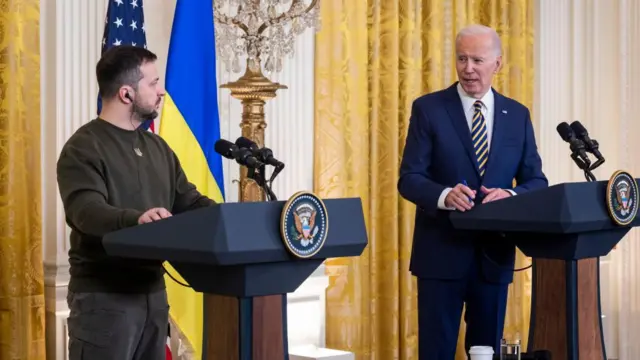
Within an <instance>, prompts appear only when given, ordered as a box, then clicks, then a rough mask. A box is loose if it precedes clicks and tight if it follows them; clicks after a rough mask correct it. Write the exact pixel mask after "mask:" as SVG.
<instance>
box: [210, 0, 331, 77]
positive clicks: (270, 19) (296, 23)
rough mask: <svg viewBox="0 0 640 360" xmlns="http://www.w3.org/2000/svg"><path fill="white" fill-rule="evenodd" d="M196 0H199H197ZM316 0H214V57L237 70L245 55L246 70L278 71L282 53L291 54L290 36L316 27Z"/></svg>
mask: <svg viewBox="0 0 640 360" xmlns="http://www.w3.org/2000/svg"><path fill="white" fill-rule="evenodd" d="M198 1H200V0H198ZM318 3H319V0H214V1H213V4H214V11H213V15H214V18H215V21H214V22H215V32H216V34H215V37H216V52H217V57H218V58H219V59H221V60H222V61H223V62H224V65H225V67H226V68H227V69H231V70H232V71H233V72H236V73H238V72H240V71H242V68H241V66H240V58H241V57H244V56H246V57H247V66H248V69H247V70H249V71H250V72H252V73H259V72H261V69H260V66H261V64H264V70H265V71H266V72H267V73H271V72H280V71H281V70H282V61H283V57H284V56H285V55H289V56H293V54H294V39H295V37H296V36H297V35H300V34H302V33H303V32H304V31H305V30H306V29H307V28H312V29H314V30H315V31H318V30H319V28H320V22H319V8H320V6H319V5H318Z"/></svg>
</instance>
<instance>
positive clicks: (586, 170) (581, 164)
mask: <svg viewBox="0 0 640 360" xmlns="http://www.w3.org/2000/svg"><path fill="white" fill-rule="evenodd" d="M571 158H572V159H573V162H575V163H576V165H578V168H580V170H582V171H583V172H584V177H585V178H586V179H587V181H596V177H595V176H594V175H593V173H592V172H591V170H593V169H595V168H596V167H597V166H600V164H598V163H597V162H596V163H594V164H593V165H594V166H591V167H589V165H588V164H587V163H585V162H584V161H583V160H582V159H580V157H579V155H578V152H577V151H574V152H572V153H571ZM596 164H598V165H597V166H596Z"/></svg>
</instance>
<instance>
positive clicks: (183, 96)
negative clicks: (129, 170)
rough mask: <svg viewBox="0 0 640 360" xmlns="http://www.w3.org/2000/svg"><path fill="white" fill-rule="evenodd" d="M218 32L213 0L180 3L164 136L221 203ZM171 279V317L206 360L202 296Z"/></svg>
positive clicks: (200, 183)
mask: <svg viewBox="0 0 640 360" xmlns="http://www.w3.org/2000/svg"><path fill="white" fill-rule="evenodd" d="M213 31H214V30H213V5H212V2H211V1H178V2H177V4H176V10H175V15H174V20H173V28H172V30H171V40H170V43H169V56H168V59H167V72H166V91H167V94H166V95H165V98H164V105H163V108H162V117H161V120H160V132H159V134H160V136H161V137H162V138H164V139H165V141H167V143H168V144H169V146H170V147H171V148H172V149H173V151H174V152H175V153H176V155H177V156H178V159H179V160H180V163H181V164H182V167H183V169H184V172H185V174H186V176H187V178H188V179H189V181H190V182H192V183H193V184H194V185H195V186H196V187H197V188H198V190H199V191H200V192H201V193H202V194H204V195H206V196H208V197H209V198H211V199H213V200H215V201H216V202H220V203H221V202H223V201H224V186H223V177H222V158H221V157H220V155H218V154H217V153H216V152H215V150H214V144H215V142H216V141H217V140H218V139H219V138H220V119H219V117H218V95H217V84H216V59H215V44H214V33H213ZM166 265H168V264H166ZM167 270H168V271H170V272H171V274H172V275H173V276H174V277H176V279H178V280H180V281H184V279H183V278H182V277H180V276H179V275H178V272H177V271H175V270H174V269H173V268H172V267H170V266H167ZM165 277H166V283H167V293H168V296H169V305H170V306H171V308H170V316H171V318H172V319H173V321H174V322H175V323H176V325H177V326H178V328H179V329H180V331H181V332H182V334H183V335H184V336H185V337H186V338H187V340H188V341H189V342H190V343H191V345H192V346H193V350H194V351H195V354H196V359H201V358H202V343H203V339H202V336H203V331H202V317H203V303H202V294H200V293H197V292H195V291H193V290H192V289H190V288H186V287H184V286H181V285H180V284H177V283H176V282H174V281H173V280H172V279H170V278H169V277H168V276H165ZM172 335H173V334H172Z"/></svg>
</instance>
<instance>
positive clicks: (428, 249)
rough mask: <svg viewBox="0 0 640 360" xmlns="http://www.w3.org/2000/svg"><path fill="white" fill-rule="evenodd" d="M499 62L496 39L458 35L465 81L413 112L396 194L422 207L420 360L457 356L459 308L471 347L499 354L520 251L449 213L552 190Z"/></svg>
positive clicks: (421, 101)
mask: <svg viewBox="0 0 640 360" xmlns="http://www.w3.org/2000/svg"><path fill="white" fill-rule="evenodd" d="M501 65H502V57H501V42H500V38H499V37H498V34H497V33H496V32H495V31H494V30H493V29H491V28H488V27H485V26H480V25H472V26H469V27H467V28H465V29H463V30H462V31H461V32H460V33H459V34H458V36H457V38H456V70H457V73H458V80H459V81H458V82H456V83H455V84H454V85H452V86H451V87H449V88H448V89H445V90H441V91H437V92H434V93H430V94H427V95H424V96H422V97H420V98H418V99H416V100H415V101H414V103H413V107H412V110H411V119H410V124H409V132H408V135H407V141H406V145H405V149H404V154H403V158H402V164H401V167H400V179H399V181H398V190H399V192H400V194H401V195H402V197H404V198H405V199H407V200H409V201H411V202H412V203H414V204H416V208H417V210H416V218H415V230H414V238H413V249H412V254H411V266H410V270H411V272H412V274H413V275H414V276H416V277H417V280H418V326H419V353H420V356H419V358H420V360H431V359H433V360H453V359H454V357H455V350H456V343H457V338H458V331H459V325H460V317H461V315H462V309H463V304H464V305H466V311H465V323H466V325H467V330H466V335H465V339H466V341H465V345H466V349H467V351H468V350H469V347H471V346H476V345H485V346H492V347H493V349H494V351H495V352H496V353H498V352H499V351H500V346H499V345H500V339H501V338H502V331H503V327H504V317H505V311H506V303H507V289H508V285H509V283H511V282H512V281H513V267H514V263H515V247H514V246H513V245H508V244H505V243H503V242H502V243H501V242H500V238H499V234H493V233H485V234H479V233H474V232H464V231H458V230H455V229H453V227H452V226H451V223H450V222H449V220H448V214H449V213H450V211H469V210H471V209H472V208H473V207H474V206H481V204H483V203H487V202H490V201H496V200H500V199H503V198H506V197H509V196H517V195H518V194H522V193H524V192H527V191H533V190H536V189H540V188H544V187H547V186H548V181H547V179H546V177H545V175H544V173H543V172H542V163H541V160H540V156H539V154H538V150H537V146H536V141H535V135H534V132H533V127H532V124H531V118H530V114H529V110H528V109H527V108H526V107H525V106H524V105H522V104H520V103H518V102H517V101H515V100H513V99H510V98H507V97H505V96H503V95H500V94H499V93H498V92H496V91H495V90H493V89H492V87H491V83H492V79H493V76H494V75H495V74H496V73H497V72H498V70H499V69H500V67H501ZM514 179H515V180H516V186H515V187H513V180H514Z"/></svg>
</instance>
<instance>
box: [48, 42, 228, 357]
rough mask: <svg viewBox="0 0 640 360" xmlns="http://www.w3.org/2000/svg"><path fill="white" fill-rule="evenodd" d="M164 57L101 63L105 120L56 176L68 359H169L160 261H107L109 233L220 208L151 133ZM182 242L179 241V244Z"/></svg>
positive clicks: (127, 52)
mask: <svg viewBox="0 0 640 360" xmlns="http://www.w3.org/2000/svg"><path fill="white" fill-rule="evenodd" d="M155 60H156V55H154V54H153V53H151V52H150V51H148V50H145V49H142V48H139V47H132V46H117V47H113V48H111V49H110V50H109V51H107V52H105V54H104V55H103V56H102V58H101V59H100V61H99V62H98V64H97V66H96V75H97V80H98V86H99V91H100V95H101V97H102V101H103V107H102V111H101V112H100V115H99V116H98V118H96V119H94V120H91V121H90V122H89V123H87V124H85V125H83V126H82V127H80V128H79V129H78V130H77V131H76V132H75V133H74V134H73V135H72V136H71V138H69V140H68V141H67V143H66V144H65V145H64V147H63V149H62V152H61V154H60V158H59V159H58V164H57V178H58V186H59V190H60V195H61V197H62V202H63V204H64V209H65V215H66V221H67V223H68V224H69V226H70V227H71V229H72V232H71V239H70V240H71V248H70V250H69V263H70V274H71V280H70V283H69V294H68V297H67V301H68V304H69V308H70V310H71V313H70V316H69V319H68V328H69V359H70V360H80V359H96V360H99V359H118V360H132V359H154V360H155V359H164V357H165V355H164V346H165V343H166V337H167V326H168V316H169V306H168V303H167V294H166V289H165V283H164V278H163V271H164V270H163V267H162V262H160V261H149V260H137V259H124V258H116V257H111V256H108V255H107V254H106V253H105V250H104V247H103V246H102V236H104V235H105V234H107V233H109V232H112V231H116V230H118V229H122V228H125V227H129V226H136V225H138V224H143V223H148V222H152V221H158V220H161V219H164V218H167V217H170V216H171V215H172V214H177V213H181V212H184V211H189V210H192V209H196V208H200V207H204V206H212V205H214V204H215V202H214V201H213V200H211V199H209V198H207V197H205V196H203V195H201V194H200V193H199V192H198V190H196V188H195V186H194V185H193V184H191V183H189V181H188V180H187V178H186V176H185V174H184V172H183V170H182V167H181V166H180V162H179V161H178V158H177V157H176V155H175V154H174V153H173V151H172V150H171V148H169V146H168V145H167V143H166V142H165V141H164V140H163V139H162V138H160V137H159V136H157V135H155V134H153V133H150V132H148V131H144V130H142V129H141V128H140V125H141V124H142V123H143V122H144V121H145V119H153V118H155V117H156V116H157V115H158V108H159V106H160V102H161V99H162V97H163V96H164V89H163V88H162V87H161V86H160V85H159V78H158V71H157V69H156V64H155ZM176 240H177V239H176Z"/></svg>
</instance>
